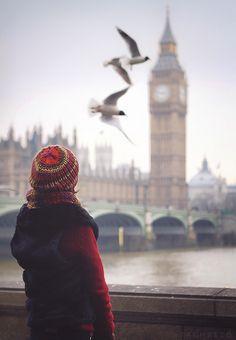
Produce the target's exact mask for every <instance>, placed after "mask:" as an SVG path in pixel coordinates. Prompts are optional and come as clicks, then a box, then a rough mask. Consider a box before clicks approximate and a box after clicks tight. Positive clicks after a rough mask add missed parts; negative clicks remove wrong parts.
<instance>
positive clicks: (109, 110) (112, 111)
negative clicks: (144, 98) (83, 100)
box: [89, 87, 129, 117]
mask: <svg viewBox="0 0 236 340" xmlns="http://www.w3.org/2000/svg"><path fill="white" fill-rule="evenodd" d="M128 89H129V87H126V88H125V89H123V90H121V91H118V92H115V93H113V94H111V95H110V96H108V97H107V98H106V99H104V101H103V102H102V103H99V102H98V101H96V100H95V99H91V101H90V104H89V110H90V113H92V114H94V113H97V112H100V113H101V114H102V117H112V116H114V115H115V116H125V115H126V114H125V113H124V111H121V110H120V109H119V108H118V107H117V105H116V104H117V101H118V99H119V98H120V97H121V96H123V95H124V94H125V93H126V92H127V91H128Z"/></svg>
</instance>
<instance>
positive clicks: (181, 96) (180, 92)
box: [179, 86, 186, 104]
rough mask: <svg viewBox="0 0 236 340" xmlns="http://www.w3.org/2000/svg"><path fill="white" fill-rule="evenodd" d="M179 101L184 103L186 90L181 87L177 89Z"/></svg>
mask: <svg viewBox="0 0 236 340" xmlns="http://www.w3.org/2000/svg"><path fill="white" fill-rule="evenodd" d="M179 99H180V101H181V102H182V103H183V104H184V103H185V102H186V89H185V87H183V86H180V88H179Z"/></svg>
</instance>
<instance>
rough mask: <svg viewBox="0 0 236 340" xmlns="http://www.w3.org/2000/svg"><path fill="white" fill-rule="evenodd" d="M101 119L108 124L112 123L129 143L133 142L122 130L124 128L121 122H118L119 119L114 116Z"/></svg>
mask: <svg viewBox="0 0 236 340" xmlns="http://www.w3.org/2000/svg"><path fill="white" fill-rule="evenodd" d="M101 120H102V121H103V122H104V123H106V124H109V125H112V126H114V127H116V128H117V129H118V130H119V131H120V132H121V133H122V134H123V135H124V136H125V138H126V139H127V140H128V141H129V142H130V143H131V144H134V143H133V142H132V140H131V139H130V138H129V136H128V135H127V134H126V133H125V132H124V130H123V129H122V127H121V124H120V121H119V119H118V118H115V117H112V118H110V117H109V118H107V117H102V118H101Z"/></svg>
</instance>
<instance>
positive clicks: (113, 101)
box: [103, 87, 129, 105]
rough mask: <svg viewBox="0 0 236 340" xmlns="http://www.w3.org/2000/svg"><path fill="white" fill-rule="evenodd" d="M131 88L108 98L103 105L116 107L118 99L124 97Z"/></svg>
mask: <svg viewBox="0 0 236 340" xmlns="http://www.w3.org/2000/svg"><path fill="white" fill-rule="evenodd" d="M128 89H129V87H126V88H125V89H124V90H121V91H119V92H115V93H113V94H111V95H110V96H108V97H107V98H106V99H104V101H103V103H104V104H106V105H116V103H117V101H118V99H119V98H120V97H121V96H123V95H124V94H125V93H126V92H127V91H128Z"/></svg>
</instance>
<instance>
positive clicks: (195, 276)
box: [0, 248, 236, 287]
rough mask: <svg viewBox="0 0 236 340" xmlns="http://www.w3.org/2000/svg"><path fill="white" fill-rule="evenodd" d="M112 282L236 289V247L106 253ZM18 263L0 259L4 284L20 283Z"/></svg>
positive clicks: (110, 281)
mask: <svg viewBox="0 0 236 340" xmlns="http://www.w3.org/2000/svg"><path fill="white" fill-rule="evenodd" d="M102 259H103V263H104V269H105V276H106V279H107V282H108V283H113V284H131V285H132V284H135V285H161V286H163V285H168V286H198V287H236V271H235V268H234V267H235V264H236V248H209V249H187V250H186V249H185V250H183V249H181V250H161V251H152V252H139V253H111V254H102ZM20 280H21V270H20V269H19V267H18V265H17V263H16V262H15V261H14V260H6V259H5V260H0V281H20Z"/></svg>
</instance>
